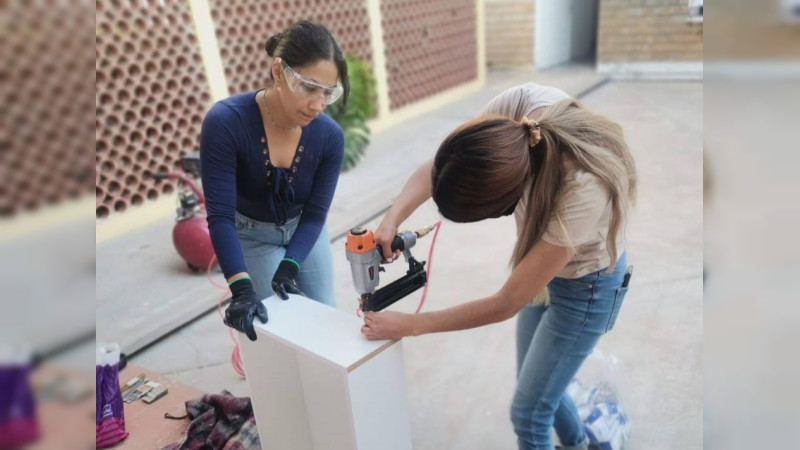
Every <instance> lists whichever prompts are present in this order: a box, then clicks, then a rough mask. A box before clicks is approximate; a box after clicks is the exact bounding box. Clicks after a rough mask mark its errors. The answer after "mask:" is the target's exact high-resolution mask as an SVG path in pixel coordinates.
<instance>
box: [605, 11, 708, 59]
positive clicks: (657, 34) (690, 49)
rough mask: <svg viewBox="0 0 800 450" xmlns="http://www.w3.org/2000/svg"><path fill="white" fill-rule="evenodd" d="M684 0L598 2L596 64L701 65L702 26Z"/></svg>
mask: <svg viewBox="0 0 800 450" xmlns="http://www.w3.org/2000/svg"><path fill="white" fill-rule="evenodd" d="M687 6H688V2H687V1H686V0H602V1H601V2H600V25H599V37H598V43H599V45H598V55H597V56H598V63H601V64H603V63H635V62H659V61H669V62H702V61H703V25H702V24H696V23H690V22H688V21H687Z"/></svg>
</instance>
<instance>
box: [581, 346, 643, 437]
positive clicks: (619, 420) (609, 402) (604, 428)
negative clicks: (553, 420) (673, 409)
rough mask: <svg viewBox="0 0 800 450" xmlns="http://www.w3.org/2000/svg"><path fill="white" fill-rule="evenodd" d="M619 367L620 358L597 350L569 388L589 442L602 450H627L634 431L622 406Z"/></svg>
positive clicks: (587, 359)
mask: <svg viewBox="0 0 800 450" xmlns="http://www.w3.org/2000/svg"><path fill="white" fill-rule="evenodd" d="M618 367H619V361H618V360H617V358H615V357H614V356H611V355H606V354H604V353H603V352H602V351H600V350H599V349H595V351H594V352H593V353H592V354H591V355H589V357H588V358H586V361H585V362H584V364H583V366H582V367H581V370H580V371H579V372H578V375H577V376H576V377H575V378H574V379H573V380H572V382H571V383H570V385H569V387H568V388H567V394H569V396H570V397H572V399H573V401H574V402H575V405H576V406H577V408H578V415H579V416H580V418H581V421H583V427H584V430H585V431H586V434H587V435H588V436H589V440H590V441H591V442H592V443H595V444H597V445H599V446H600V448H601V449H602V450H623V449H624V448H625V444H626V442H627V441H628V438H629V437H630V432H631V421H630V418H629V416H628V414H627V412H626V411H625V410H624V408H623V407H622V406H621V405H620V396H619V390H618V388H619V385H620V383H619V371H618Z"/></svg>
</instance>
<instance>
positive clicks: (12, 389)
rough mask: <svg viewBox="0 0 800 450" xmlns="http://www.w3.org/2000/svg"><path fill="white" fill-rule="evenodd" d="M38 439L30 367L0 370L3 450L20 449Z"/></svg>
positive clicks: (20, 366) (0, 443) (1, 440)
mask: <svg viewBox="0 0 800 450" xmlns="http://www.w3.org/2000/svg"><path fill="white" fill-rule="evenodd" d="M38 437H39V427H38V425H37V421H36V405H35V403H34V399H33V391H32V390H31V385H30V369H29V367H28V366H27V365H6V366H0V448H8V447H17V446H21V445H23V444H27V443H30V442H33V441H35V440H36V439H38Z"/></svg>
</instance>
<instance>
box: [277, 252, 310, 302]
mask: <svg viewBox="0 0 800 450" xmlns="http://www.w3.org/2000/svg"><path fill="white" fill-rule="evenodd" d="M299 271H300V266H299V265H298V264H297V262H295V261H294V260H293V259H289V258H285V259H284V260H283V261H281V263H280V265H278V270H276V271H275V276H274V277H272V290H273V291H275V293H276V294H278V297H280V298H281V299H282V300H289V294H298V295H302V296H303V297H305V294H303V292H302V291H301V290H300V288H299V287H297V282H295V281H294V279H295V277H297V272H299Z"/></svg>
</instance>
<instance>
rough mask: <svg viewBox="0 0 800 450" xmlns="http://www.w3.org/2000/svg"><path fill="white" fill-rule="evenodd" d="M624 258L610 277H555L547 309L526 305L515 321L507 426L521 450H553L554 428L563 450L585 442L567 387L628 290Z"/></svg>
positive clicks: (614, 317)
mask: <svg viewBox="0 0 800 450" xmlns="http://www.w3.org/2000/svg"><path fill="white" fill-rule="evenodd" d="M626 260H627V258H626V255H625V253H623V254H622V255H621V256H620V257H619V260H618V261H617V264H616V267H615V268H614V271H613V272H612V273H606V270H605V269H603V270H600V271H598V272H594V273H590V274H589V275H585V276H583V277H580V278H575V279H566V278H553V280H551V281H550V283H549V284H548V285H547V289H548V291H549V293H550V304H549V305H548V306H534V305H533V304H530V305H528V306H525V307H524V308H522V310H521V311H520V312H519V314H518V316H517V389H516V392H515V393H514V400H513V402H512V404H511V421H512V423H513V424H514V431H515V432H516V434H517V442H518V444H519V448H520V449H526V450H528V449H535V450H552V449H553V438H552V429H553V428H555V431H556V434H557V435H558V439H559V440H560V441H561V444H562V445H563V446H564V447H565V448H567V449H584V448H586V445H588V443H589V441H588V438H587V437H586V434H585V433H584V430H583V424H582V423H581V420H580V418H579V417H578V411H577V408H576V407H575V404H574V403H573V401H572V399H571V398H570V397H569V395H567V394H566V390H567V386H569V383H570V381H571V380H572V378H573V377H574V376H575V374H576V373H577V372H578V369H579V368H580V367H581V364H582V363H583V360H584V359H586V357H587V356H588V355H589V354H591V353H592V349H594V346H595V344H597V341H598V340H599V339H600V336H602V335H603V334H605V333H607V332H609V331H611V329H612V328H613V327H614V323H615V322H616V320H617V315H618V314H619V310H620V307H621V306H622V301H623V299H624V298H625V294H626V293H627V291H628V288H627V287H622V282H623V278H624V276H625V272H626V270H627V262H626Z"/></svg>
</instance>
